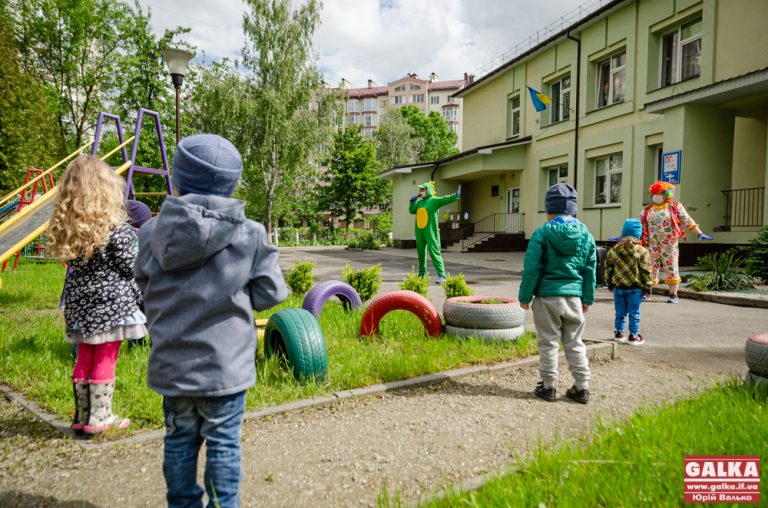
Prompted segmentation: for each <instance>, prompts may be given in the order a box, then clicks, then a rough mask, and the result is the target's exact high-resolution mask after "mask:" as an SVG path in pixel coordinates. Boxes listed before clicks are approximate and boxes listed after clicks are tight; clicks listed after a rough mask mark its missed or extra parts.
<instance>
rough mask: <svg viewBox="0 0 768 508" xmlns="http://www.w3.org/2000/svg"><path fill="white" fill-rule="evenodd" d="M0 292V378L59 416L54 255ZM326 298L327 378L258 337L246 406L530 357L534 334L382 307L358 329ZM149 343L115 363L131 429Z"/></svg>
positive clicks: (120, 402)
mask: <svg viewBox="0 0 768 508" xmlns="http://www.w3.org/2000/svg"><path fill="white" fill-rule="evenodd" d="M2 278H3V283H4V287H3V289H0V351H1V352H2V353H0V382H2V383H5V384H7V385H9V386H11V387H12V388H14V389H16V390H18V391H20V392H22V393H24V394H25V395H26V396H27V397H30V398H32V399H34V400H35V401H37V402H38V403H39V404H41V406H42V407H43V408H45V409H46V410H48V411H50V412H52V413H54V414H56V415H58V416H59V418H61V419H64V420H67V419H69V418H71V413H72V411H73V400H72V399H73V395H72V384H71V381H70V379H71V375H72V346H71V345H70V344H68V343H67V342H66V341H65V340H64V319H63V313H62V311H61V310H59V299H60V296H61V288H62V285H63V280H64V268H63V267H62V266H61V265H60V264H57V263H53V262H35V261H29V260H24V261H22V263H21V264H20V266H19V269H18V270H17V271H16V272H5V273H3V274H2ZM335 300H336V299H334V302H329V303H328V304H327V305H326V307H325V309H324V311H323V313H322V315H321V317H320V326H321V328H322V330H323V333H324V334H325V341H326V345H327V347H328V369H329V380H328V382H327V383H326V384H323V385H315V384H308V385H301V384H299V383H297V382H295V381H294V380H293V378H292V376H291V375H290V373H288V372H287V371H285V370H284V369H283V368H281V366H280V365H279V362H278V361H277V360H276V359H275V360H270V361H265V360H264V356H263V354H264V353H263V344H261V343H260V344H259V352H258V354H257V360H256V363H257V371H258V374H257V384H256V386H255V387H253V388H251V389H250V390H249V391H248V397H247V405H248V409H254V408H259V407H265V406H272V405H275V404H280V403H283V402H287V401H292V400H297V399H304V398H309V397H313V396H318V395H324V394H328V393H331V392H334V391H338V390H345V389H350V388H357V387H361V386H366V385H370V384H375V383H381V382H387V381H395V380H399V379H405V378H409V377H413V376H418V375H423V374H430V373H435V372H439V371H442V370H446V369H451V368H459V367H465V366H468V365H473V364H482V363H495V362H499V361H505V360H512V359H515V358H521V357H525V356H529V355H530V354H534V353H535V352H536V344H535V343H536V341H535V340H534V338H533V336H532V335H531V334H526V335H524V336H523V337H521V338H520V339H519V340H518V341H517V342H515V343H514V344H486V343H485V342H484V341H483V340H481V339H472V340H463V341H458V340H456V339H455V338H449V337H447V336H446V337H440V338H438V339H429V338H426V337H425V336H424V334H423V327H422V325H421V322H420V321H419V320H418V318H416V316H414V315H412V314H410V313H407V312H405V311H395V312H392V313H390V314H388V315H387V316H386V317H385V318H384V319H383V320H382V322H381V327H380V337H379V338H373V339H361V338H360V337H359V335H358V333H359V329H360V318H361V315H362V311H357V312H353V313H345V312H344V311H343V308H342V306H341V305H340V304H338V303H335ZM301 303H302V298H298V297H293V296H291V297H289V298H288V300H286V301H285V302H284V303H283V304H282V305H280V306H279V307H275V308H274V309H270V311H267V312H262V313H258V314H257V316H256V317H258V318H267V317H269V315H271V314H272V313H274V312H276V311H277V310H279V309H281V308H287V307H301ZM148 355H149V346H142V347H132V348H128V347H125V346H123V348H122V349H121V352H120V359H119V360H118V362H117V384H116V393H115V401H114V411H115V412H116V413H117V414H120V415H121V416H127V417H129V418H131V420H133V422H134V423H133V425H132V426H131V429H132V430H136V429H139V428H155V427H160V426H162V422H163V418H162V414H163V413H162V407H161V398H160V396H159V395H158V394H156V393H155V392H153V391H151V390H150V389H149V388H148V387H147V384H146V368H147V357H148Z"/></svg>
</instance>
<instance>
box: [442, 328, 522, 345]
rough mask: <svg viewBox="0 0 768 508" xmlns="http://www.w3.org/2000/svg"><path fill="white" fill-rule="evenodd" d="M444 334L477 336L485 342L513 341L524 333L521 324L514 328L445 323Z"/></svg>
mask: <svg viewBox="0 0 768 508" xmlns="http://www.w3.org/2000/svg"><path fill="white" fill-rule="evenodd" d="M445 333H446V335H455V336H456V337H461V338H470V337H479V338H481V339H485V341H486V342H514V341H516V340H517V339H519V338H520V337H522V335H523V334H524V333H525V327H524V326H523V325H520V326H515V327H514V328H496V329H487V328H461V327H458V326H452V325H445Z"/></svg>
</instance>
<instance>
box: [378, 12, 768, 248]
mask: <svg viewBox="0 0 768 508" xmlns="http://www.w3.org/2000/svg"><path fill="white" fill-rule="evenodd" d="M766 20H768V1H765V0H703V1H701V0H699V1H697V0H614V1H607V2H605V3H604V5H603V6H602V7H600V8H598V9H597V10H595V11H594V12H592V13H589V14H585V15H583V16H581V19H579V20H577V21H575V22H571V23H570V24H566V25H565V26H561V25H558V26H557V27H556V28H554V29H553V28H552V27H548V29H547V30H548V32H546V33H547V35H546V36H544V37H541V36H540V34H539V33H538V32H537V35H539V37H540V38H541V42H537V41H534V43H533V44H530V46H529V48H528V49H526V50H521V51H520V52H519V54H518V55H517V56H514V57H512V58H510V59H509V60H508V61H507V62H506V63H504V64H503V65H500V66H498V67H496V68H494V69H492V70H490V71H489V72H487V73H486V74H484V75H482V76H479V77H477V78H476V79H472V77H471V76H470V77H469V79H467V80H466V82H465V86H464V87H463V88H462V89H460V90H459V91H458V92H456V93H455V94H454V95H455V96H456V97H460V98H461V99H462V100H463V120H462V122H463V134H462V143H461V146H462V147H463V149H464V151H463V152H461V153H459V154H457V155H454V156H451V157H447V158H444V159H439V160H436V161H431V162H428V163H423V164H415V165H408V166H400V167H395V168H390V169H389V170H387V171H385V172H384V173H382V178H387V179H391V180H392V183H393V206H392V208H393V237H394V241H395V246H397V247H405V248H408V247H413V246H414V245H415V242H414V219H413V216H411V215H409V214H408V206H407V205H408V198H409V197H410V196H411V195H413V194H415V193H416V185H417V184H419V183H422V182H425V181H429V180H434V181H435V183H436V188H437V195H444V194H447V193H450V192H454V191H455V190H456V186H457V185H458V184H462V195H461V200H460V201H458V202H457V203H455V204H454V205H452V206H450V207H446V208H445V209H443V210H442V211H441V213H440V217H441V221H442V222H443V224H441V228H442V229H443V238H444V240H446V241H447V243H448V244H452V243H455V245H460V246H461V247H460V248H462V249H463V250H472V249H476V250H516V249H522V248H524V246H525V242H526V239H527V238H529V237H530V235H531V233H532V232H533V231H534V229H536V228H537V227H538V226H540V225H541V224H543V223H544V221H545V214H544V193H545V191H546V189H547V188H548V187H549V186H550V185H552V184H554V183H556V182H558V181H561V182H568V183H570V184H571V185H573V186H574V187H576V189H577V190H578V192H579V205H578V217H579V219H580V220H582V221H583V222H584V223H585V224H586V225H587V226H588V227H589V229H590V231H591V232H592V234H593V235H594V236H595V239H596V240H598V241H606V240H607V239H608V238H609V237H612V236H616V235H618V234H619V233H620V231H621V225H622V223H623V221H624V220H625V219H626V218H628V217H637V216H639V214H640V212H641V209H642V207H643V205H644V204H646V203H648V202H650V198H649V196H648V187H649V186H650V184H651V183H652V182H654V181H655V180H657V179H663V180H667V181H671V182H673V183H675V185H676V187H677V191H676V199H677V200H678V201H680V202H682V203H683V204H684V205H685V207H686V208H687V210H688V211H689V213H690V214H691V216H692V217H693V218H694V219H695V220H696V222H697V223H699V224H700V225H701V227H702V229H703V230H704V231H705V232H713V233H714V235H715V242H713V243H708V244H706V245H704V244H697V242H695V239H690V238H689V241H688V242H687V244H685V245H681V250H682V253H683V257H684V258H685V257H686V253H688V259H690V258H691V256H693V255H694V254H700V253H701V251H702V250H703V249H704V248H710V249H712V248H724V247H725V246H727V245H731V244H742V243H746V242H747V241H748V240H750V239H751V238H754V237H755V236H756V232H757V231H758V230H759V229H760V227H761V226H762V225H763V224H768V208H766V206H765V187H766V185H767V184H768V162H767V161H768V128H767V122H768V30H766V28H765V22H766ZM550 34H551V35H550ZM527 87H531V88H533V89H534V90H537V91H540V92H541V93H543V94H545V95H547V96H548V97H550V98H551V102H550V103H549V104H547V105H546V106H547V107H546V109H544V110H543V111H541V112H537V111H536V110H535V109H534V106H533V103H532V101H531V97H530V94H529V91H528V88H527ZM691 240H693V241H691ZM454 248H455V247H454ZM697 248H698V250H697ZM693 259H695V258H693Z"/></svg>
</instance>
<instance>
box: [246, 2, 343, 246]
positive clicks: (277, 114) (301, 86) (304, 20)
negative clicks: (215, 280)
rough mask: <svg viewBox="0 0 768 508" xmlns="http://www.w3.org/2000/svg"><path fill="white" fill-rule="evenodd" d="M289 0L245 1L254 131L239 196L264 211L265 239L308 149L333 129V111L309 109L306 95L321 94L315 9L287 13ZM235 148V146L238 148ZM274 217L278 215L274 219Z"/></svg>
mask: <svg viewBox="0 0 768 508" xmlns="http://www.w3.org/2000/svg"><path fill="white" fill-rule="evenodd" d="M292 4H293V2H291V1H290V0H245V5H246V13H245V16H244V18H243V31H244V32H245V36H246V45H245V47H244V48H243V51H242V56H243V65H244V66H245V67H246V69H248V70H249V71H250V72H251V73H252V77H250V78H249V79H248V81H249V87H250V89H251V92H250V94H251V96H252V97H253V103H252V104H253V110H252V114H251V115H250V116H249V120H248V121H249V122H251V123H252V126H250V127H249V128H248V129H249V130H251V129H252V130H253V131H254V136H253V138H251V140H250V143H249V145H250V146H249V147H248V148H247V152H248V153H249V155H252V157H251V158H250V159H249V160H250V161H252V164H249V165H248V166H246V167H245V168H244V171H243V182H244V185H243V191H244V194H245V197H246V199H247V200H248V201H249V202H251V203H262V204H263V217H264V219H263V221H264V223H265V225H266V227H267V231H268V232H271V228H272V223H273V220H274V218H275V216H278V217H279V213H280V211H281V210H285V209H286V208H288V207H289V206H290V201H289V197H288V196H289V192H287V190H289V189H291V187H292V186H293V185H294V184H295V183H296V182H297V181H298V180H300V179H301V173H302V172H303V171H305V170H307V169H308V168H309V165H308V163H307V161H308V160H309V158H310V155H311V152H312V149H313V148H314V147H317V146H318V145H320V144H321V143H322V142H323V141H324V139H325V136H327V135H328V134H329V132H330V127H331V126H332V125H333V124H332V121H331V120H330V118H331V117H330V116H326V115H330V114H331V113H332V112H333V111H334V108H332V107H331V108H327V107H324V106H323V107H319V108H317V109H312V108H309V107H308V105H309V104H310V100H311V98H312V92H314V91H316V90H320V89H321V85H322V77H321V75H320V72H319V70H318V69H317V66H316V64H315V55H314V51H313V48H312V35H313V33H314V31H315V29H316V28H317V25H318V23H319V21H320V9H321V3H320V2H319V1H318V0H308V1H307V2H305V3H303V4H300V5H299V6H298V7H297V8H296V10H293V9H292V7H291V6H292ZM238 148H240V147H238ZM276 212H277V213H276Z"/></svg>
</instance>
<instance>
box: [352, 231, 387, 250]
mask: <svg viewBox="0 0 768 508" xmlns="http://www.w3.org/2000/svg"><path fill="white" fill-rule="evenodd" d="M347 247H349V248H350V249H367V250H376V249H378V248H379V247H380V244H379V241H378V240H377V239H376V235H375V234H374V232H373V231H363V232H362V233H360V234H359V235H358V236H357V238H352V239H350V240H349V242H347Z"/></svg>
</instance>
